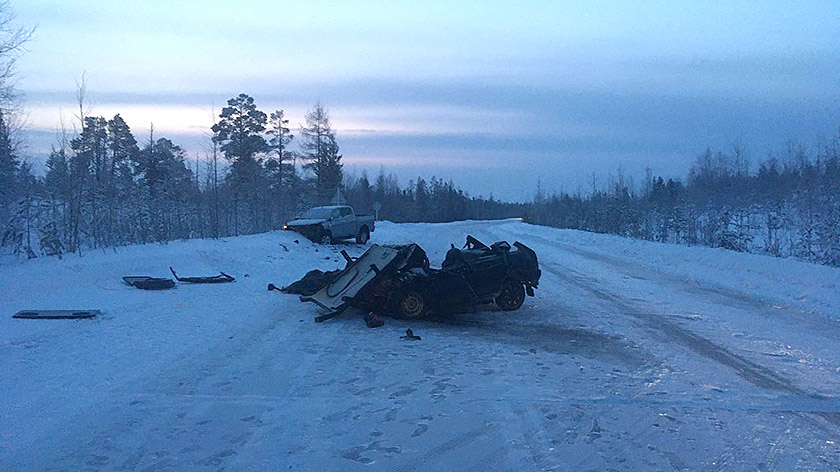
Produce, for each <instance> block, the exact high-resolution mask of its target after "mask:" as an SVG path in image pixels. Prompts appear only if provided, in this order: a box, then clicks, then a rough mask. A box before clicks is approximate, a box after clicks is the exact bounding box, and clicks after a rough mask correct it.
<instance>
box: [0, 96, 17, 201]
mask: <svg viewBox="0 0 840 472" xmlns="http://www.w3.org/2000/svg"><path fill="white" fill-rule="evenodd" d="M17 171H18V159H17V156H16V155H15V150H14V146H13V145H12V140H11V138H10V136H9V127H8V126H7V125H6V119H5V114H4V113H3V111H2V110H0V208H2V207H5V206H6V205H8V204H9V203H11V202H13V201H14V200H15V192H14V189H15V176H16V175H17Z"/></svg>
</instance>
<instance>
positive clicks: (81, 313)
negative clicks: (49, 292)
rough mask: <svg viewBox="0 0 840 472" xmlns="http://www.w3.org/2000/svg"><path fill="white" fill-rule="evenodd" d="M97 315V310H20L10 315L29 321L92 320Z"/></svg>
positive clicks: (98, 312)
mask: <svg viewBox="0 0 840 472" xmlns="http://www.w3.org/2000/svg"><path fill="white" fill-rule="evenodd" d="M99 314H100V311H99V310H21V311H19V312H17V313H15V314H14V315H12V318H19V319H29V320H72V319H81V318H94V317H96V316H97V315H99Z"/></svg>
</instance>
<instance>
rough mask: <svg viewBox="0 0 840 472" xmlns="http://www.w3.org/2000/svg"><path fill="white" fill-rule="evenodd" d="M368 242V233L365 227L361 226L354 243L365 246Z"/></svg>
mask: <svg viewBox="0 0 840 472" xmlns="http://www.w3.org/2000/svg"><path fill="white" fill-rule="evenodd" d="M368 240H370V231H368V229H367V226H362V227H361V228H359V234H357V235H356V243H358V244H366V243H367V242H368Z"/></svg>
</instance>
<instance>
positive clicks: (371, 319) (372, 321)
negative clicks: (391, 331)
mask: <svg viewBox="0 0 840 472" xmlns="http://www.w3.org/2000/svg"><path fill="white" fill-rule="evenodd" d="M365 324H366V325H367V327H368V328H378V327H380V326H384V325H385V322H384V321H382V318H380V317H378V316H376V313H373V312H370V313H368V314H367V316H365Z"/></svg>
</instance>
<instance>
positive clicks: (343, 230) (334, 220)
mask: <svg viewBox="0 0 840 472" xmlns="http://www.w3.org/2000/svg"><path fill="white" fill-rule="evenodd" d="M283 229H285V230H290V231H296V232H298V233H300V234H302V235H304V236H305V237H307V238H309V239H310V240H312V241H314V242H316V243H321V244H331V243H332V242H334V241H339V240H342V239H350V238H356V242H357V243H359V244H365V243H367V242H368V240H369V239H370V233H372V232H373V231H374V230H375V229H376V224H375V222H374V219H373V216H371V215H362V214H356V212H355V211H354V210H353V208H352V207H349V206H322V207H315V208H310V209H309V210H306V211H305V212H304V213H303V214H302V215H300V216H298V217H297V218H295V219H293V220H291V221H287V222H286V224H284V225H283Z"/></svg>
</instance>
